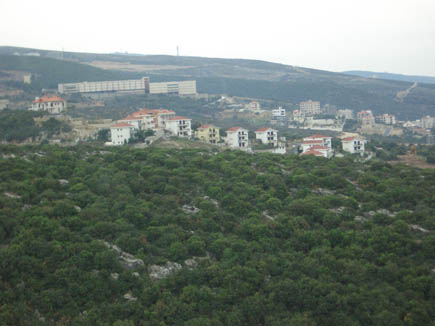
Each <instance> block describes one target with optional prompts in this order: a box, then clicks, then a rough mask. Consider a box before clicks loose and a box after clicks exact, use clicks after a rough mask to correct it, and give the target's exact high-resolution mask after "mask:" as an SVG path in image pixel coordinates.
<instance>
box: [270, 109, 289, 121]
mask: <svg viewBox="0 0 435 326" xmlns="http://www.w3.org/2000/svg"><path fill="white" fill-rule="evenodd" d="M285 117H286V112H285V109H283V108H282V107H279V108H278V109H273V110H272V118H273V119H274V120H280V119H284V118H285Z"/></svg>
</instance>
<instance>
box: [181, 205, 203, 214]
mask: <svg viewBox="0 0 435 326" xmlns="http://www.w3.org/2000/svg"><path fill="white" fill-rule="evenodd" d="M183 211H184V212H185V213H186V214H197V213H199V211H200V209H199V208H198V207H195V206H190V205H183Z"/></svg>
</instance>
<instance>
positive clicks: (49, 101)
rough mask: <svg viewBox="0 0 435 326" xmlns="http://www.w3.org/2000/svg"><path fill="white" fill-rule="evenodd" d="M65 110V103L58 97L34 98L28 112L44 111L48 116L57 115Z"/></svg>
mask: <svg viewBox="0 0 435 326" xmlns="http://www.w3.org/2000/svg"><path fill="white" fill-rule="evenodd" d="M65 109H66V101H65V100H64V99H63V98H61V97H59V96H43V97H36V98H35V100H34V101H33V102H32V107H30V108H29V110H30V111H45V112H48V113H50V114H59V113H61V112H62V111H64V110H65Z"/></svg>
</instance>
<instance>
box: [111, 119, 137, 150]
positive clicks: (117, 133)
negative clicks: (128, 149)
mask: <svg viewBox="0 0 435 326" xmlns="http://www.w3.org/2000/svg"><path fill="white" fill-rule="evenodd" d="M135 132H136V128H135V127H134V126H133V125H131V124H128V123H125V122H120V123H117V124H114V125H112V126H111V127H110V135H111V137H112V145H124V144H127V143H128V142H129V140H130V138H131V137H133V135H134V133H135Z"/></svg>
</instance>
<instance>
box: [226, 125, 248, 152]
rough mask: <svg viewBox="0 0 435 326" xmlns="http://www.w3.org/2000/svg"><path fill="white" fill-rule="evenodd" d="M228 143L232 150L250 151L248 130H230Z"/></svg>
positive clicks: (240, 128)
mask: <svg viewBox="0 0 435 326" xmlns="http://www.w3.org/2000/svg"><path fill="white" fill-rule="evenodd" d="M226 143H227V145H228V146H229V147H231V148H240V149H248V148H249V139H248V130H247V129H244V128H242V127H233V128H230V129H228V130H227V138H226Z"/></svg>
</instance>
